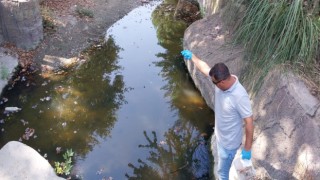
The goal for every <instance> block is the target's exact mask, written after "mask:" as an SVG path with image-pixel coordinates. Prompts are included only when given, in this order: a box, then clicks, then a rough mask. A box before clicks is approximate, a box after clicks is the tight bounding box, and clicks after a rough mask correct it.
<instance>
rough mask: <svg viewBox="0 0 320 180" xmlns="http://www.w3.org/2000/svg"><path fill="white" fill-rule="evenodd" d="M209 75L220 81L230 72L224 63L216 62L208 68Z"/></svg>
mask: <svg viewBox="0 0 320 180" xmlns="http://www.w3.org/2000/svg"><path fill="white" fill-rule="evenodd" d="M209 75H210V76H211V77H213V78H214V79H215V80H216V81H222V80H225V79H227V78H228V77H229V76H230V72H229V68H228V67H227V66H226V65H225V64H224V63H217V64H215V65H214V66H213V67H212V68H211V69H210V72H209Z"/></svg>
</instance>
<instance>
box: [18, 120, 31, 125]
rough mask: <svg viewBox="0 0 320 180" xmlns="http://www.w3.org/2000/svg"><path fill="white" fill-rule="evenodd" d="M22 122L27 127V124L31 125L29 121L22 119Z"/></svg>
mask: <svg viewBox="0 0 320 180" xmlns="http://www.w3.org/2000/svg"><path fill="white" fill-rule="evenodd" d="M20 121H21V122H22V124H23V125H24V126H25V125H26V124H29V122H28V121H25V120H24V119H21V120H20Z"/></svg>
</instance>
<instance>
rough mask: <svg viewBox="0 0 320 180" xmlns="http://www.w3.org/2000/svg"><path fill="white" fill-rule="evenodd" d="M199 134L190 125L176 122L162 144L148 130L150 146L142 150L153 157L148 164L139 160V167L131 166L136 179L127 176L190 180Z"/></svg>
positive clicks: (148, 159)
mask: <svg viewBox="0 0 320 180" xmlns="http://www.w3.org/2000/svg"><path fill="white" fill-rule="evenodd" d="M197 133H198V132H197V131H196V129H195V127H194V126H192V125H191V124H190V123H188V122H181V123H176V125H175V126H174V127H173V128H172V129H169V130H168V131H167V132H166V133H165V135H164V137H165V140H164V141H158V139H157V135H156V132H154V131H152V137H151V138H150V137H149V136H148V134H147V132H146V131H144V136H145V138H146V140H147V142H148V144H146V145H139V147H140V148H147V149H149V157H148V158H147V159H146V161H143V160H141V159H139V160H138V163H139V166H134V165H133V164H132V163H129V165H128V166H129V167H131V168H132V169H133V173H134V175H135V176H129V175H128V174H126V177H127V178H129V179H131V180H134V179H190V177H192V170H191V169H190V167H191V164H192V158H191V156H192V153H193V151H194V148H195V147H196V144H197V141H196V138H195V136H196V134H197Z"/></svg>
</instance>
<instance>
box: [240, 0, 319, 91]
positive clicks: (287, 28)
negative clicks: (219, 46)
mask: <svg viewBox="0 0 320 180" xmlns="http://www.w3.org/2000/svg"><path fill="white" fill-rule="evenodd" d="M237 3H238V4H241V3H242V4H245V5H246V7H247V9H246V11H245V14H244V17H243V19H241V22H240V25H239V26H238V27H237V29H236V31H235V40H236V42H237V43H240V44H243V45H244V47H245V49H246V52H247V53H246V55H247V59H248V60H249V61H248V62H249V63H248V64H249V66H250V67H251V68H250V69H256V70H253V71H250V73H248V74H247V77H249V78H250V77H253V76H256V77H260V80H259V81H258V82H257V84H256V88H258V87H259V86H260V84H261V82H262V80H263V78H264V77H265V75H266V74H267V72H268V71H269V70H270V69H272V68H273V67H274V66H275V65H279V64H281V65H286V66H285V67H291V68H292V69H294V70H300V71H302V72H303V73H305V72H311V74H309V75H311V77H312V76H315V75H316V74H313V71H312V69H313V68H314V67H315V66H316V64H317V63H319V60H316V58H317V55H318V45H319V25H320V24H319V22H320V21H319V1H318V0H310V1H305V0H272V1H267V0H262V1H261V0H251V1H244V0H238V1H237ZM310 69H311V71H310ZM318 81H319V80H318ZM318 83H319V84H320V82H318Z"/></svg>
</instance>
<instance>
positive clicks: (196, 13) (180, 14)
mask: <svg viewBox="0 0 320 180" xmlns="http://www.w3.org/2000/svg"><path fill="white" fill-rule="evenodd" d="M174 17H175V18H177V19H181V20H184V21H186V22H187V23H192V22H194V21H196V20H198V19H200V18H201V14H200V10H199V6H198V4H197V2H195V1H191V0H189V1H188V0H179V2H178V4H177V7H176V10H175V12H174Z"/></svg>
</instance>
